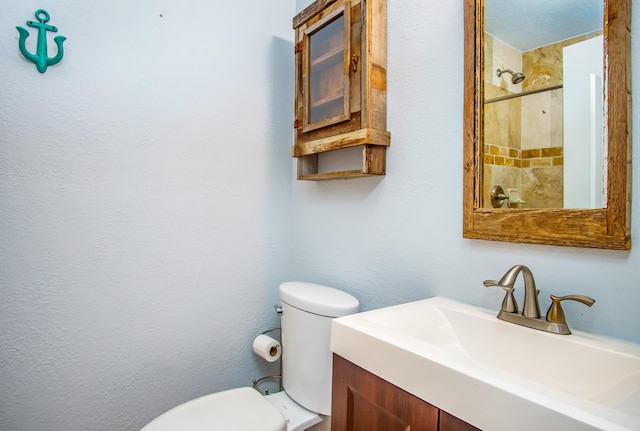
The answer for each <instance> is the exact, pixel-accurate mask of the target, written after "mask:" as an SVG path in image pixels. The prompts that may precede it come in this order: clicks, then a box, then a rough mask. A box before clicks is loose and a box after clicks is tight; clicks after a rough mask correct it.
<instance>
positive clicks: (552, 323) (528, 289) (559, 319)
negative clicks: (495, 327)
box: [484, 265, 595, 335]
mask: <svg viewBox="0 0 640 431" xmlns="http://www.w3.org/2000/svg"><path fill="white" fill-rule="evenodd" d="M520 273H522V277H523V278H524V307H523V310H522V314H520V313H519V311H518V303H517V302H516V299H515V297H514V296H513V291H514V286H515V282H516V279H517V278H518V274H520ZM484 285H485V286H486V287H490V286H498V287H501V288H502V289H504V291H505V296H504V300H503V301H502V306H501V307H500V312H499V313H498V319H501V320H505V321H507V322H511V323H515V324H517V325H522V326H526V327H528V328H533V329H539V330H541V331H546V332H552V333H554V334H563V335H568V334H570V333H571V331H570V330H569V326H568V325H567V322H566V321H565V317H564V312H563V311H562V306H561V305H560V302H561V301H564V300H565V299H571V300H574V301H579V302H582V303H583V304H585V305H588V306H589V307H591V306H592V305H593V304H594V302H595V300H593V299H591V298H589V297H588V296H583V295H569V296H562V297H557V296H554V295H551V302H552V303H551V306H550V307H549V311H547V315H546V318H544V319H542V318H540V305H539V304H538V294H539V293H540V291H539V290H537V289H536V282H535V280H534V279H533V273H532V272H531V270H530V269H529V268H528V267H526V266H524V265H516V266H514V267H513V268H511V269H510V270H509V271H507V273H506V274H505V275H504V276H502V278H501V279H500V281H495V280H485V281H484Z"/></svg>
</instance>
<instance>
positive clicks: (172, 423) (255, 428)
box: [142, 282, 359, 431]
mask: <svg viewBox="0 0 640 431" xmlns="http://www.w3.org/2000/svg"><path fill="white" fill-rule="evenodd" d="M280 301H281V302H282V304H281V305H282V317H281V328H282V340H281V341H282V384H283V387H284V391H282V392H278V393H275V394H271V395H267V396H263V395H261V394H260V393H259V392H258V391H256V390H255V389H253V388H250V387H243V388H238V389H231V390H228V391H223V392H216V393H214V394H209V395H205V396H203V397H200V398H196V399H194V400H191V401H188V402H186V403H184V404H181V405H179V406H177V407H174V408H173V409H171V410H169V411H167V412H166V413H164V414H162V415H160V416H158V417H157V418H156V419H154V420H153V421H151V422H150V423H149V424H148V425H147V426H145V427H144V428H143V429H142V431H177V430H180V431H205V430H207V431H211V430H220V431H224V430H233V431H302V430H306V429H309V428H310V427H312V426H314V425H316V424H318V423H319V422H321V421H322V420H323V417H324V416H329V415H330V414H331V372H332V355H331V350H330V347H329V343H330V336H331V320H332V319H333V318H334V317H340V316H346V315H348V314H353V313H357V312H358V308H359V303H358V300H357V299H356V298H354V297H353V296H351V295H349V294H348V293H345V292H342V291H340V290H337V289H334V288H332V287H327V286H321V285H319V284H313V283H302V282H286V283H282V284H281V285H280Z"/></svg>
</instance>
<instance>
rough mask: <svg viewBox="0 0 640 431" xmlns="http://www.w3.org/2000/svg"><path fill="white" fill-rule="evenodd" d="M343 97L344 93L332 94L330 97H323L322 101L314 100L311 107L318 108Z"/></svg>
mask: <svg viewBox="0 0 640 431" xmlns="http://www.w3.org/2000/svg"><path fill="white" fill-rule="evenodd" d="M343 97H344V93H338V94H332V95H330V96H327V97H323V98H322V99H318V100H314V101H313V102H311V107H312V108H318V107H320V106H322V105H326V104H328V103H331V102H335V101H336V100H342V98H343Z"/></svg>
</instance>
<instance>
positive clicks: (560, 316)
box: [547, 295, 596, 323]
mask: <svg viewBox="0 0 640 431" xmlns="http://www.w3.org/2000/svg"><path fill="white" fill-rule="evenodd" d="M550 296H551V306H550V307H549V311H547V321H548V322H551V323H565V322H566V320H565V318H564V311H563V310H562V305H560V302H562V301H564V300H566V299H570V300H572V301H578V302H582V303H583V304H585V305H588V306H589V307H591V306H592V305H593V304H594V303H595V302H596V300H595V299H592V298H589V297H588V296H584V295H568V296H554V295H550Z"/></svg>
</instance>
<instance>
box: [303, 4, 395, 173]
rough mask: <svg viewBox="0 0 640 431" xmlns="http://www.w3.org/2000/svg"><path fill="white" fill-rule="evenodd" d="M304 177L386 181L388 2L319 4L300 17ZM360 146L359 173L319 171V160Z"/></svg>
mask: <svg viewBox="0 0 640 431" xmlns="http://www.w3.org/2000/svg"><path fill="white" fill-rule="evenodd" d="M293 28H294V29H295V47H294V51H295V109H294V112H295V121H294V128H295V133H294V140H295V142H294V145H293V149H292V155H293V157H296V158H297V159H298V179H302V180H327V179H336V178H352V177H362V176H368V175H384V174H385V170H386V147H387V146H389V145H390V141H391V138H390V134H389V132H388V131H387V130H386V127H387V84H386V82H387V71H386V68H387V58H386V55H387V53H386V49H387V42H386V37H387V34H386V0H317V1H315V2H314V3H312V4H311V5H310V6H308V7H307V8H305V9H304V10H303V11H302V12H300V13H299V14H298V15H296V16H295V18H294V19H293ZM356 146H358V147H361V149H362V164H361V167H359V169H353V170H346V171H340V172H328V173H327V172H324V173H319V172H318V155H319V154H321V153H324V152H328V151H335V150H340V149H345V148H350V147H356Z"/></svg>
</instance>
